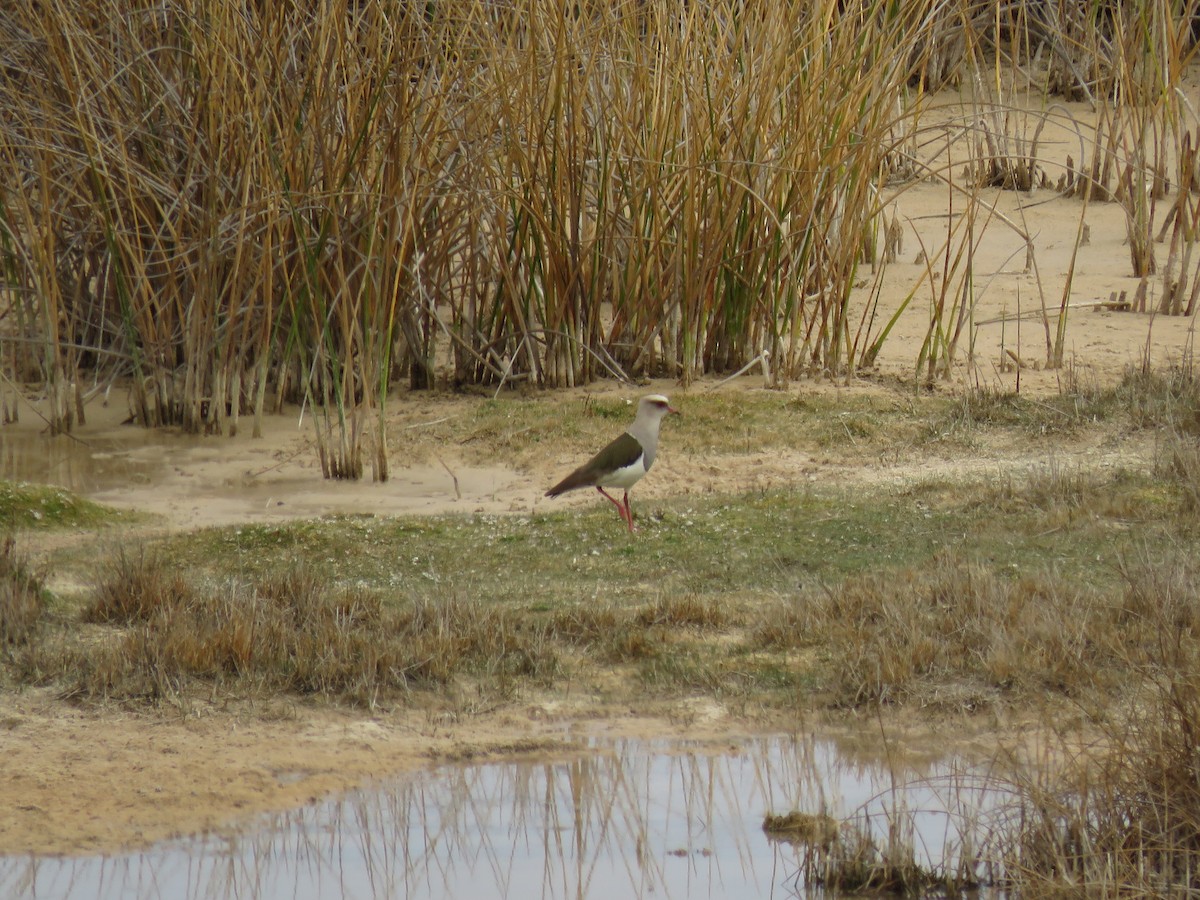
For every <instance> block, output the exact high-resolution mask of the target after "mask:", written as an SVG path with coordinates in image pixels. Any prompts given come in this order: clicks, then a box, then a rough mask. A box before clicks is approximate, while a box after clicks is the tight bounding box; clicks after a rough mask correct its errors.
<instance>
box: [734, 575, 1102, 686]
mask: <svg viewBox="0 0 1200 900" xmlns="http://www.w3.org/2000/svg"><path fill="white" fill-rule="evenodd" d="M1106 618H1108V619H1111V614H1109V613H1108V612H1107V607H1106V605H1105V603H1104V602H1103V601H1102V599H1101V598H1099V597H1097V596H1094V595H1093V594H1091V593H1090V592H1088V591H1086V590H1085V589H1083V588H1082V587H1080V586H1078V585H1072V584H1067V583H1064V582H1062V581H1061V580H1059V579H1056V578H1054V577H1053V576H1052V575H1044V576H1041V577H1036V578H1034V577H1026V578H1006V577H1003V576H1000V575H999V574H997V573H996V572H994V571H992V570H990V569H989V568H987V567H985V566H983V565H981V564H979V563H972V562H968V561H965V560H963V559H960V558H958V557H956V556H954V555H953V554H944V555H941V556H939V557H938V558H936V559H935V560H934V561H933V563H932V564H930V565H929V566H927V567H922V568H921V569H916V570H914V569H905V570H901V571H894V572H888V573H886V574H863V575H858V576H853V577H850V578H847V579H846V580H845V581H844V582H842V583H840V584H836V585H830V586H825V587H821V588H817V587H809V588H805V589H802V590H801V591H800V592H799V593H798V594H797V595H796V596H795V597H794V598H791V599H790V600H788V601H785V602H783V603H782V604H780V605H779V606H777V607H776V608H775V609H773V610H771V611H770V612H768V613H767V614H765V615H764V616H763V617H762V619H761V620H760V621H759V622H758V623H757V624H756V625H755V626H754V627H753V628H752V629H751V633H750V639H749V640H750V643H751V646H754V647H760V648H765V649H776V650H778V649H786V648H797V649H799V648H817V649H819V651H820V653H821V654H822V655H823V656H824V657H826V658H827V659H828V665H829V668H830V682H829V686H830V689H831V691H832V696H833V700H834V702H835V703H836V704H838V705H846V706H858V705H861V704H865V703H901V702H905V701H908V700H914V699H920V700H921V701H922V702H925V703H939V702H942V703H944V702H949V703H951V704H952V705H955V706H966V707H967V708H971V707H974V706H976V705H978V704H980V703H986V702H987V701H988V700H989V699H990V698H993V697H995V696H996V695H997V694H998V693H999V692H1002V691H1010V690H1024V691H1027V692H1037V691H1043V690H1051V691H1054V692H1055V693H1060V694H1064V695H1067V696H1076V695H1078V694H1079V693H1081V692H1084V691H1087V690H1089V689H1091V688H1094V687H1096V686H1097V684H1098V682H1100V681H1105V680H1107V679H1111V678H1112V677H1113V674H1112V673H1111V672H1110V671H1109V667H1110V665H1113V664H1114V663H1115V660H1113V659H1111V657H1109V656H1108V655H1106V654H1105V653H1104V652H1102V651H1101V650H1100V648H1099V647H1097V645H1096V642H1095V639H1094V637H1095V636H1094V635H1093V634H1091V632H1090V630H1088V631H1081V630H1080V629H1078V628H1077V627H1075V626H1077V625H1078V624H1079V623H1087V624H1088V625H1089V626H1091V625H1092V623H1096V627H1097V628H1100V629H1103V628H1104V621H1103V620H1104V619H1106Z"/></svg>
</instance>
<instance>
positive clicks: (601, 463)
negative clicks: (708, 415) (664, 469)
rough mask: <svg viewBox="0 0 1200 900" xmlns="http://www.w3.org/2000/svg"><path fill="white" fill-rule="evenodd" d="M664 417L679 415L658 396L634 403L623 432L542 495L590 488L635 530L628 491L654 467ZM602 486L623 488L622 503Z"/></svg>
mask: <svg viewBox="0 0 1200 900" xmlns="http://www.w3.org/2000/svg"><path fill="white" fill-rule="evenodd" d="M667 415H679V410H677V409H673V408H672V407H671V404H670V402H669V401H668V400H667V398H666V397H664V396H663V395H662V394H647V395H646V396H645V397H643V398H642V399H641V400H639V401H638V411H637V418H635V419H634V420H633V424H632V425H630V426H629V427H628V428H627V429H626V430H625V433H624V434H622V435H621V436H620V437H618V438H617V439H616V440H614V441H613V442H612V443H610V444H609V445H608V446H607V447H605V448H604V449H603V450H601V451H600V452H599V453H597V454H596V455H595V456H593V457H592V458H591V459H589V460H588V461H587V462H585V463H584V464H583V465H582V466H580V467H579V468H578V469H576V470H575V471H574V472H572V473H571V474H570V475H568V476H567V477H566V478H564V479H563V480H562V481H560V482H559V483H558V484H556V485H555V486H554V487H552V488H550V490H548V491H546V496H547V497H557V496H558V495H559V494H565V493H566V492H567V491H573V490H575V489H576V488H585V487H594V488H595V489H596V490H598V491H599V492H600V493H601V494H603V495H604V496H605V497H607V498H608V500H609V502H610V503H612V504H613V506H615V507H616V508H617V512H619V513H620V514H621V521H623V522H624V523H625V524H626V525H627V526H629V530H630V531H637V528H636V527H634V524H633V510H631V509H630V508H629V489H630V488H631V487H633V486H634V485H635V484H637V482H638V481H639V480H640V479H641V477H642V476H643V475H645V474H646V473H647V472H649V471H650V467H651V466H652V465H654V457H655V454H656V453H657V451H658V428H659V425H661V424H662V420H663V418H664V417H665V416H667ZM606 487H607V488H621V489H623V490H624V491H625V496H624V498H623V500H618V499H617V498H616V497H614V496H613V495H612V494H610V493H609V492H608V491H606V490H605V488H606Z"/></svg>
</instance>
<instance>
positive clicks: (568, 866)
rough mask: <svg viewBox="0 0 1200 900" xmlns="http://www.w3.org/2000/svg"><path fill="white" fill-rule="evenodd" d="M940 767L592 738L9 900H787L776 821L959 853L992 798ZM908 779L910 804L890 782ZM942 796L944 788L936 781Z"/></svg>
mask: <svg viewBox="0 0 1200 900" xmlns="http://www.w3.org/2000/svg"><path fill="white" fill-rule="evenodd" d="M971 780H972V777H971V776H970V774H969V773H965V772H962V771H959V770H956V769H955V768H953V767H952V766H948V765H946V764H942V765H939V766H937V767H933V768H931V769H930V770H929V771H924V772H914V771H908V772H895V773H891V772H889V771H888V770H887V767H886V766H885V765H883V764H882V763H879V762H856V761H852V760H850V759H848V758H847V757H845V756H843V755H841V754H839V753H838V751H837V749H836V747H835V745H833V744H832V743H829V742H826V741H821V740H816V739H813V738H805V737H786V738H781V737H774V738H762V739H754V740H747V741H745V742H739V743H737V744H736V745H730V746H727V747H724V748H722V747H719V746H718V747H712V746H710V745H704V746H701V745H680V744H678V743H668V742H661V743H656V742H645V741H620V742H615V743H604V744H596V745H594V746H591V747H589V748H588V749H587V750H586V751H580V752H578V753H572V754H565V755H563V756H561V757H559V758H558V759H556V760H545V759H542V760H531V759H524V760H517V761H506V762H496V763H487V764H482V765H453V766H444V767H441V768H438V769H435V770H431V771H428V772H424V773H420V774H415V775H413V776H410V777H406V778H404V779H401V780H397V781H392V782H388V783H385V784H381V785H379V786H377V787H375V788H372V789H364V790H361V791H357V792H354V793H351V794H347V795H345V796H343V797H340V798H338V799H335V800H330V801H326V802H322V803H318V804H315V805H312V806H307V807H303V808H301V809H297V810H293V811H289V812H287V813H284V814H280V815H277V816H273V817H270V818H268V819H266V820H257V821H255V822H254V823H252V824H251V825H250V826H248V827H247V829H246V830H245V831H244V832H242V833H240V834H239V835H237V836H235V837H232V838H221V839H218V838H214V837H205V838H197V839H193V840H188V841H184V842H176V843H170V844H165V845H160V846H157V847H154V848H152V849H150V850H148V851H146V852H143V853H139V854H134V855H128V856H115V857H92V858H80V859H50V858H30V857H21V858H17V857H10V858H6V859H0V896H4V897H16V898H29V900H34V898H36V900H51V898H53V900H59V898H63V900H84V898H86V900H113V898H134V897H136V898H158V897H162V898H171V900H178V898H196V900H200V898H218V897H219V898H226V897H236V898H290V900H297V898H310V897H311V898H391V897H396V898H401V897H402V898H466V900H485V898H521V900H525V898H531V897H538V898H543V900H567V898H570V900H582V898H610V897H655V898H672V897H706V898H756V900H762V898H767V897H790V896H795V895H797V894H803V893H804V890H805V888H804V885H802V884H801V883H800V882H799V877H798V871H799V868H800V854H801V853H802V851H801V850H799V849H797V848H795V847H793V846H791V845H789V844H786V843H778V842H774V841H771V840H769V839H768V838H767V836H766V835H765V834H764V832H763V831H762V827H761V826H762V818H763V815H764V814H765V813H768V812H785V811H788V810H792V809H798V810H804V811H808V812H821V811H827V812H828V813H830V814H832V815H834V816H836V817H839V818H840V817H843V816H847V815H850V814H852V813H857V814H858V815H859V816H860V817H861V816H862V815H864V814H868V815H870V816H871V820H872V822H873V823H877V825H873V827H877V828H878V829H879V831H880V833H881V834H884V833H886V830H887V828H888V823H889V821H891V819H892V817H893V816H895V815H897V811H898V810H899V811H905V815H909V812H908V811H917V812H916V813H915V814H912V815H911V823H910V826H909V827H911V828H912V829H913V830H914V836H915V840H914V845H915V847H916V850H917V853H918V858H919V859H920V858H922V857H924V858H925V859H926V860H928V861H930V862H932V863H934V864H936V863H938V862H939V861H940V860H941V859H942V858H943V857H944V855H945V854H946V853H951V854H952V853H954V852H956V849H957V848H958V846H959V845H960V844H961V842H962V834H961V831H962V830H963V829H964V828H967V829H971V828H975V827H977V826H978V824H979V818H980V815H981V813H980V810H981V809H983V808H984V807H985V806H986V805H987V795H986V792H981V791H977V790H974V789H970V788H969V787H968V785H969V784H970V783H971ZM901 781H903V782H910V783H911V784H910V786H909V787H907V788H905V789H904V790H903V791H902V792H900V796H897V795H895V794H893V793H892V791H891V790H890V789H891V787H892V785H893V783H894V782H901ZM939 785H941V786H942V787H941V788H939Z"/></svg>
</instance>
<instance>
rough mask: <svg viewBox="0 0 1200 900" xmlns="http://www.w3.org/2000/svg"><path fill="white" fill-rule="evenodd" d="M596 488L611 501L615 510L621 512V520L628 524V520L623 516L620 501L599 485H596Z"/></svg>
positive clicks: (623, 512) (622, 507)
mask: <svg viewBox="0 0 1200 900" xmlns="http://www.w3.org/2000/svg"><path fill="white" fill-rule="evenodd" d="M596 490H598V491H599V492H600V493H602V494H603V495H604V496H605V497H607V498H608V502H609V503H611V504H612V505H613V506H615V507H616V508H617V512H619V513H620V514H621V521H622V522H625V523H626V524H628V523H629V520H628V519H626V518H625V507H624V506H622V505H621V501H620V500H618V499H617V498H616V497H614V496H613V495H612V494H610V493H609V492H608V491H606V490H605V489H604V488H602V487H600V486H599V485H597V486H596Z"/></svg>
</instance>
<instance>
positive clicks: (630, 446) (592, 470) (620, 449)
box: [546, 432, 642, 497]
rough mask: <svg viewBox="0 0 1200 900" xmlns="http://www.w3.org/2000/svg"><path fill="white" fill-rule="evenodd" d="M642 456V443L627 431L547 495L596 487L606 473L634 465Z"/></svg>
mask: <svg viewBox="0 0 1200 900" xmlns="http://www.w3.org/2000/svg"><path fill="white" fill-rule="evenodd" d="M641 458H642V445H641V444H639V443H638V441H637V438H635V437H634V436H633V435H631V434H629V433H628V432H626V433H625V434H622V435H621V436H620V437H619V438H617V439H616V440H615V441H613V442H612V443H611V444H609V445H608V446H607V447H605V448H604V449H603V450H601V451H600V452H599V453H597V454H596V455H595V456H593V457H592V458H591V459H589V460H588V461H587V462H585V463H584V464H583V465H582V466H580V467H579V468H578V469H576V470H575V471H574V472H572V473H571V474H570V475H568V476H567V477H566V478H564V479H563V480H562V481H560V482H559V483H558V484H556V485H555V486H554V487H552V488H550V490H548V491H546V496H547V497H557V496H558V495H559V494H563V493H566V492H567V491H573V490H575V488H581V487H595V486H596V484H597V483H598V482H599V480H600V479H601V478H603V477H604V476H605V475H607V474H609V473H610V472H615V471H617V470H618V469H624V468H625V467H626V466H632V465H633V464H634V463H635V462H637V461H638V460H639V459H641Z"/></svg>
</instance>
